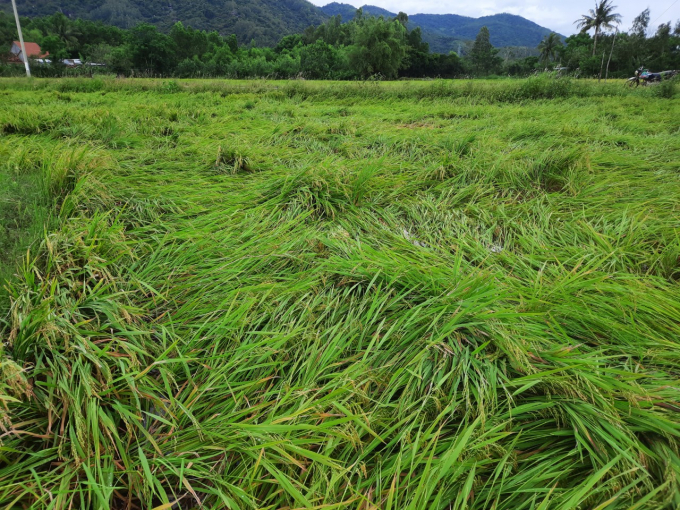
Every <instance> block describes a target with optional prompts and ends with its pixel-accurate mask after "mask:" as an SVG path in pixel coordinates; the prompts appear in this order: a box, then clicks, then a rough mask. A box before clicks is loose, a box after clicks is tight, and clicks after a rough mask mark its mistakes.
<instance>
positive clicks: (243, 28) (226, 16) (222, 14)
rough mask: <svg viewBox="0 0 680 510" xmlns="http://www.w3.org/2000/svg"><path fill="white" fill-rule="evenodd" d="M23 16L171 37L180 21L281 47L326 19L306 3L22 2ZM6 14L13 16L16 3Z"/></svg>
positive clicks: (0, 4) (1, 0)
mask: <svg viewBox="0 0 680 510" xmlns="http://www.w3.org/2000/svg"><path fill="white" fill-rule="evenodd" d="M17 5H18V8H19V11H20V12H21V14H22V15H23V16H30V17H35V16H48V15H50V14H54V13H55V12H63V13H64V14H65V15H66V16H68V17H69V18H71V19H75V18H80V19H89V20H94V21H103V22H104V23H107V24H111V25H116V26H119V27H122V28H131V27H133V26H135V25H137V24H138V23H142V22H147V23H153V24H154V25H156V26H158V27H159V28H161V29H162V30H164V31H167V30H169V29H170V27H172V25H173V24H175V23H176V22H177V21H181V22H183V23H184V24H185V25H190V26H192V27H194V28H197V29H201V30H206V31H212V30H216V31H217V32H219V33H220V34H222V35H230V34H235V35H236V37H237V38H238V40H239V42H240V43H242V44H244V43H249V42H250V41H252V40H254V41H255V42H256V43H257V44H258V45H273V44H276V43H277V42H278V41H279V40H280V39H281V37H283V36H284V35H288V34H293V33H299V32H302V31H303V30H304V29H305V28H307V27H309V26H311V25H318V24H320V23H322V22H323V21H324V19H326V15H325V14H324V13H323V12H322V11H321V10H320V9H318V8H317V7H315V6H314V5H313V4H311V3H310V2H307V1H306V0H173V1H172V2H170V1H168V0H39V1H38V0H17ZM0 9H2V10H4V11H5V12H11V9H12V5H11V1H10V0H0Z"/></svg>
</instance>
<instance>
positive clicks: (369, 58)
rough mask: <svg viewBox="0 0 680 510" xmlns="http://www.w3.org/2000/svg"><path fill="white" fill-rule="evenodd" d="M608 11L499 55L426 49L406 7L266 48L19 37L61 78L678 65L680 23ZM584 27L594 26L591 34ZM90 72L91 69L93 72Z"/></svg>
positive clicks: (212, 36) (448, 74)
mask: <svg viewBox="0 0 680 510" xmlns="http://www.w3.org/2000/svg"><path fill="white" fill-rule="evenodd" d="M601 8H602V9H604V10H602V9H601ZM612 9H613V6H611V4H610V3H609V0H601V2H600V3H599V4H598V5H597V6H596V9H595V10H594V11H591V13H590V14H589V15H584V17H583V18H582V19H580V20H578V21H577V23H579V26H580V27H581V28H582V31H581V32H580V33H579V34H576V35H573V36H571V37H568V38H566V39H565V40H563V39H562V37H560V36H558V35H557V34H554V33H553V34H550V36H547V37H546V38H545V39H544V40H543V42H542V43H541V44H540V45H539V47H538V48H535V49H528V48H504V49H503V51H501V49H499V48H495V47H493V45H492V44H491V42H490V33H489V30H488V28H487V27H482V29H481V30H480V32H479V34H478V35H477V38H476V39H475V41H470V42H468V43H466V44H465V45H463V46H462V48H463V50H462V51H461V54H457V53H454V52H451V53H448V54H441V53H433V52H431V51H430V48H429V45H428V44H427V43H426V42H424V41H423V38H422V33H421V30H420V28H415V29H412V30H409V29H408V16H407V15H406V14H404V13H400V14H399V15H397V16H396V17H394V18H386V17H373V16H367V15H364V13H363V11H362V10H361V9H359V10H358V11H357V13H356V16H355V17H354V19H353V20H352V21H351V22H348V23H342V22H341V17H340V16H336V17H332V18H330V19H329V20H328V21H326V22H325V23H323V24H321V25H318V26H312V27H309V28H308V29H306V30H305V31H304V32H303V33H300V34H294V35H287V36H285V37H283V38H282V39H281V40H280V41H279V42H278V44H277V45H276V46H272V47H259V46H256V45H255V44H248V45H242V44H241V45H240V44H239V43H238V41H237V38H236V36H235V35H228V36H224V35H221V34H219V33H217V32H214V31H213V32H207V31H203V30H196V29H193V28H191V27H189V26H184V25H183V24H182V23H181V22H178V23H176V24H175V25H174V26H172V28H171V29H170V30H169V31H168V32H167V33H164V32H162V31H161V30H159V29H158V28H157V27H156V26H154V25H151V24H147V23H142V24H139V25H137V26H135V27H132V28H130V29H122V28H119V27H116V26H112V25H106V24H104V23H102V22H99V21H88V20H83V19H75V20H73V19H70V18H68V17H66V16H64V15H63V14H61V13H56V14H54V15H51V16H45V17H38V18H31V19H24V20H23V25H24V32H25V33H24V37H25V39H26V40H27V41H33V42H37V43H38V44H40V45H41V48H42V49H43V51H48V52H49V53H50V58H51V59H52V61H53V63H52V65H47V66H37V67H36V69H35V74H36V75H38V76H51V75H60V74H63V73H64V68H63V65H61V64H59V61H61V60H62V59H65V58H80V59H82V60H83V61H86V62H96V63H103V64H106V68H105V70H104V71H103V72H108V73H111V72H113V73H116V74H118V75H124V76H167V77H178V78H198V77H232V78H252V77H271V78H292V77H305V78H309V79H336V80H354V79H370V78H384V79H396V78H434V77H442V78H453V77H462V76H489V75H511V76H522V75H528V74H531V73H534V72H536V71H542V70H545V69H552V68H554V67H563V68H568V69H569V70H570V71H574V72H578V73H579V74H580V75H581V76H588V77H590V76H597V75H598V73H600V72H601V70H602V67H603V63H604V61H605V57H610V59H607V61H608V64H609V75H610V76H612V77H623V76H629V75H631V73H632V72H633V70H634V69H635V68H637V67H638V66H640V65H646V66H648V67H650V68H654V69H656V70H661V69H662V68H663V69H673V68H674V69H677V68H680V22H678V23H677V24H676V25H675V27H674V29H672V28H671V24H670V22H669V23H666V24H662V25H660V26H659V27H658V28H657V30H656V32H655V33H654V34H653V35H651V36H648V32H649V24H650V11H649V9H647V10H645V11H643V13H641V14H640V16H638V17H637V18H636V19H635V22H634V23H633V27H632V28H631V30H630V31H629V32H616V33H614V32H613V29H614V28H615V27H616V25H617V24H618V22H619V21H620V18H619V17H618V15H616V14H615V13H613V12H612ZM612 16H613V17H612ZM589 31H594V34H593V36H591V35H590V33H589ZM614 38H616V39H614ZM15 39H16V28H15V25H14V20H13V18H12V17H11V16H8V15H6V14H3V13H0V41H1V42H2V43H3V44H5V46H6V47H7V49H9V44H10V43H11V41H12V40H15ZM603 49H604V55H603V54H602V51H603ZM527 54H529V55H528V56H527ZM18 67H19V66H16V65H14V66H12V65H11V64H3V65H2V66H1V68H0V73H2V74H4V75H7V74H12V73H18V72H21V69H18ZM82 71H83V72H85V69H83V70H82ZM87 72H94V71H93V69H92V68H89V69H87Z"/></svg>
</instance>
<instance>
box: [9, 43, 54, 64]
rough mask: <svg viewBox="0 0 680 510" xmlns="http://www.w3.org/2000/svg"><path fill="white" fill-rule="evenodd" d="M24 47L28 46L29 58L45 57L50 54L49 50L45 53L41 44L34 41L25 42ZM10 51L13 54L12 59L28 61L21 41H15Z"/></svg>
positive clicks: (27, 53)
mask: <svg viewBox="0 0 680 510" xmlns="http://www.w3.org/2000/svg"><path fill="white" fill-rule="evenodd" d="M24 47H25V48H26V55H28V58H30V59H44V58H45V57H47V56H48V55H49V53H48V52H45V53H43V51H42V50H41V49H40V46H39V45H38V44H37V43H34V42H27V43H24ZM9 52H10V53H11V55H12V60H14V61H15V62H21V63H25V62H26V56H25V55H24V54H23V52H22V51H21V43H20V42H19V41H14V42H13V43H12V48H11V49H10V50H9Z"/></svg>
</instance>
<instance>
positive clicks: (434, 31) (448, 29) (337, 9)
mask: <svg viewBox="0 0 680 510" xmlns="http://www.w3.org/2000/svg"><path fill="white" fill-rule="evenodd" d="M361 8H362V9H363V12H364V14H368V15H371V16H386V17H394V16H396V15H397V14H396V13H393V12H390V11H388V10H386V9H383V8H381V7H376V6H374V5H364V6H363V7H361ZM321 10H322V11H323V12H324V13H326V14H327V15H329V16H336V15H338V14H339V15H340V16H341V17H342V20H343V22H347V21H350V20H351V19H352V18H353V17H354V13H355V12H356V10H357V8H356V7H354V6H353V5H350V4H345V3H339V2H332V3H330V4H327V5H325V6H323V7H321ZM409 25H410V28H415V27H420V28H421V30H422V31H423V39H424V40H425V41H427V42H428V43H430V46H431V47H432V50H434V51H438V52H446V51H447V50H448V51H450V50H451V49H454V48H455V46H456V45H457V44H459V43H461V42H462V41H469V40H473V39H474V38H475V37H476V36H477V34H478V33H479V30H480V29H481V28H482V27H483V26H486V27H487V28H488V29H489V32H490V34H491V44H493V45H494V46H497V47H503V46H528V47H536V46H538V44H539V43H540V42H541V41H542V40H543V37H545V36H546V35H549V34H550V33H551V32H552V30H550V29H548V28H545V27H542V26H540V25H538V24H537V23H534V22H533V21H531V20H528V19H526V18H523V17H522V16H517V15H515V14H509V13H499V14H494V15H491V16H482V17H480V18H473V17H471V16H461V15H459V14H423V13H419V14H409Z"/></svg>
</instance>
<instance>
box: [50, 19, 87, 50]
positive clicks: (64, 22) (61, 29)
mask: <svg viewBox="0 0 680 510" xmlns="http://www.w3.org/2000/svg"><path fill="white" fill-rule="evenodd" d="M49 31H50V32H51V34H52V35H54V36H56V37H58V38H59V39H60V40H61V41H62V42H63V43H64V44H65V45H66V47H67V48H71V47H72V46H74V45H75V44H76V43H77V42H78V36H80V35H81V34H80V31H79V30H78V29H77V28H76V27H75V26H74V25H73V23H71V21H70V20H69V19H68V18H67V17H66V16H64V15H63V14H62V13H60V12H58V13H56V14H54V15H53V16H52V17H51V20H50V26H49Z"/></svg>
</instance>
